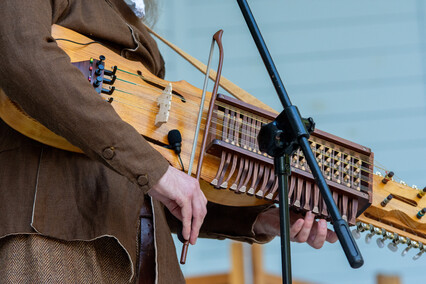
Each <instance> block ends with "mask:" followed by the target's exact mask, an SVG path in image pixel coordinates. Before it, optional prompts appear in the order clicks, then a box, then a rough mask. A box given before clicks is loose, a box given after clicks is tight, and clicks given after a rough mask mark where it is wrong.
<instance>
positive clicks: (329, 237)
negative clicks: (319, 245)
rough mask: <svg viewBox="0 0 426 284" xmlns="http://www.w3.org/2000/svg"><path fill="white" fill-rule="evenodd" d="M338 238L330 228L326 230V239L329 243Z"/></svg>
mask: <svg viewBox="0 0 426 284" xmlns="http://www.w3.org/2000/svg"><path fill="white" fill-rule="evenodd" d="M338 239H339V238H338V237H337V235H336V233H335V232H333V231H332V230H327V237H326V241H327V242H329V243H332V244H333V243H335V242H336V241H337V240H338Z"/></svg>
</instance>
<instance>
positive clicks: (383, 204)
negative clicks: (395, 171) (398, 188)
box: [380, 194, 393, 207]
mask: <svg viewBox="0 0 426 284" xmlns="http://www.w3.org/2000/svg"><path fill="white" fill-rule="evenodd" d="M392 198H393V196H392V194H389V195H388V196H387V197H386V198H385V199H384V200H383V201H382V202H381V203H380V205H382V207H385V206H386V204H388V203H389V201H391V199H392Z"/></svg>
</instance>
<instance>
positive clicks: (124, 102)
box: [0, 25, 426, 252]
mask: <svg viewBox="0 0 426 284" xmlns="http://www.w3.org/2000/svg"><path fill="white" fill-rule="evenodd" d="M52 35H53V36H54V37H55V38H66V39H68V40H72V41H75V42H80V43H88V42H91V40H90V39H89V38H87V37H85V36H83V35H81V34H78V33H76V32H73V31H71V30H68V29H65V28H63V27H60V26H55V25H54V26H52ZM58 45H59V46H60V47H61V48H62V49H63V50H64V51H65V52H66V53H67V54H68V56H69V57H70V59H71V62H80V61H86V60H89V59H90V58H92V57H93V58H98V57H99V56H100V55H104V56H105V57H106V59H105V67H106V68H107V69H109V68H110V67H112V66H118V68H119V69H121V70H119V71H117V78H118V79H117V81H116V82H115V84H114V86H115V87H116V91H115V92H114V93H113V95H112V97H113V98H114V100H113V101H112V106H113V107H114V109H115V111H116V112H117V113H118V114H119V116H120V117H121V118H122V119H123V120H124V121H126V122H128V123H129V124H131V125H132V126H133V127H134V128H135V129H136V130H137V131H138V132H139V133H141V134H142V135H144V136H145V137H146V138H148V141H150V142H151V143H152V145H153V147H155V148H156V149H157V150H158V151H159V152H161V154H162V155H163V156H164V157H165V158H166V159H167V160H168V161H169V162H170V163H171V164H172V165H173V166H174V167H176V168H180V164H179V162H178V159H177V157H176V155H175V153H174V152H173V151H172V150H169V149H166V148H164V147H162V145H163V146H164V145H165V144H168V141H167V134H168V132H169V131H170V130H172V129H179V131H180V132H181V135H182V154H181V155H182V160H183V163H184V166H185V168H188V163H189V157H190V154H191V148H192V144H193V143H194V142H193V141H194V133H195V126H196V123H197V121H196V120H197V119H196V118H197V115H198V109H199V104H200V98H201V93H202V91H201V90H200V89H198V88H196V87H194V86H192V85H190V84H189V83H187V82H185V81H179V82H173V83H172V85H173V90H174V91H176V92H177V93H179V94H180V95H181V96H183V97H184V98H185V101H186V102H183V101H182V99H181V98H180V97H178V96H174V95H173V96H172V99H171V108H170V113H169V120H168V122H167V123H164V124H162V125H161V126H155V118H156V115H157V113H158V111H159V108H158V103H157V98H158V97H159V96H160V94H161V92H162V88H165V87H166V86H167V85H168V84H169V82H167V81H165V80H161V79H159V78H157V77H156V76H154V75H153V74H151V73H150V72H149V71H148V70H147V69H146V68H145V67H144V66H143V65H142V64H141V63H139V62H136V61H131V60H127V59H125V58H123V57H121V56H119V55H118V54H116V53H115V52H113V51H111V50H109V49H108V48H106V47H104V46H102V45H100V44H98V43H93V44H89V45H78V44H75V43H72V42H69V41H58ZM123 70H125V72H123ZM138 73H139V74H142V77H143V78H142V77H141V76H139V75H138ZM147 81H153V82H155V83H156V84H157V85H159V86H161V88H158V87H154V86H152V85H150V84H148V83H147ZM129 82H133V83H135V84H132V83H129ZM120 90H125V92H122V91H120ZM95 95H96V94H95ZM100 96H103V97H104V98H105V99H106V98H109V97H110V96H109V95H104V94H102V95H100ZM209 100H210V94H208V95H207V98H206V103H205V105H206V106H207V105H208V104H209ZM218 100H219V101H220V100H222V103H223V102H225V103H227V104H230V105H232V107H233V108H234V110H233V112H234V114H235V117H238V119H240V120H241V119H245V118H242V117H244V115H242V114H241V113H243V112H248V113H250V116H259V117H260V116H261V117H263V118H262V119H265V123H267V121H270V120H273V119H274V117H275V115H276V114H275V113H272V112H268V111H264V110H262V109H260V108H258V107H255V106H252V105H248V104H247V103H242V102H238V103H237V102H236V100H235V99H223V96H219V99H218ZM105 103H108V102H105ZM220 108H221V107H220V106H216V109H215V111H216V114H215V118H214V119H215V121H214V122H213V124H212V125H213V126H212V127H213V128H215V129H213V130H208V131H210V133H209V134H208V135H209V137H208V143H210V144H209V146H208V149H207V154H206V155H205V157H204V163H203V168H202V171H201V180H200V184H201V188H202V189H203V191H204V193H205V195H206V197H207V198H208V200H210V201H213V202H216V203H220V204H225V205H233V206H254V205H259V204H265V203H273V202H276V201H277V196H276V193H275V192H274V194H272V195H271V194H269V197H268V198H267V193H268V192H264V193H262V196H260V194H259V191H257V192H252V194H250V195H249V194H246V192H239V191H238V190H237V191H235V190H234V191H232V190H227V189H226V188H221V186H220V184H218V185H216V186H215V185H212V184H211V183H210V182H211V181H212V180H213V179H214V178H215V177H216V176H217V175H218V174H221V175H222V179H223V178H224V176H225V175H226V174H228V175H229V172H230V170H229V169H228V170H223V169H222V172H221V173H220V169H219V172H218V168H220V166H219V165H220V164H221V162H222V160H223V159H222V158H223V157H222V158H221V155H224V156H226V155H228V154H229V153H231V154H232V155H233V156H234V157H235V156H237V157H238V158H239V159H240V160H239V163H240V164H242V162H241V157H246V158H247V157H250V159H253V161H255V162H253V163H259V164H263V167H264V169H266V168H267V167H271V161H272V159H271V158H270V157H267V156H266V155H265V154H263V153H257V150H255V149H253V150H250V151H252V153H248V150H247V148H244V147H243V145H239V144H241V141H242V140H241V139H240V138H241V135H242V134H238V135H237V136H239V139H240V140H238V139H237V140H236V141H231V140H232V139H231V140H229V136H228V138H223V137H220V136H221V135H222V134H223V133H224V129H225V128H226V127H227V126H226V127H225V126H224V125H225V124H224V121H225V120H226V119H225V115H224V114H223V113H222V114H219V113H220ZM235 108H238V109H240V110H238V111H237V110H236V109H235ZM207 111H208V110H207V107H204V110H203V116H204V117H205V115H206V113H207ZM239 111H241V112H239ZM220 115H221V117H219V116H220ZM0 116H1V118H2V119H3V120H4V121H5V122H6V123H8V124H9V125H10V126H11V127H13V128H14V129H16V130H17V131H19V132H21V133H23V134H24V135H26V136H28V137H30V138H33V139H35V140H37V141H39V142H41V143H44V144H47V145H51V146H54V147H57V148H60V149H64V150H68V151H74V152H81V150H80V149H78V148H77V147H75V146H73V145H71V144H70V143H69V142H68V141H66V140H65V139H64V138H62V137H60V136H58V135H56V134H54V133H53V132H51V131H50V130H48V129H47V128H46V127H44V126H43V125H41V124H40V123H38V122H37V121H36V120H34V119H33V118H31V117H29V116H28V115H27V114H26V113H25V112H23V111H22V110H21V108H20V107H19V106H18V105H17V104H15V103H14V102H12V101H11V100H10V99H9V98H8V97H7V96H6V94H5V93H4V92H3V90H1V89H0ZM238 119H237V120H238ZM253 121H254V120H253ZM219 122H220V123H219ZM237 124H238V123H236V122H235V123H234V125H237ZM246 124H247V123H246ZM202 125H205V119H204V120H203V122H202ZM241 125H243V124H241V123H240V124H239V127H242V126H241ZM234 127H235V126H234ZM203 131H205V129H203V127H202V129H201V131H200V134H199V137H198V139H197V142H196V143H197V152H196V153H195V161H197V160H198V156H199V154H200V153H199V150H198V149H200V145H201V141H202V136H203V135H204V133H203ZM244 131H246V132H245V134H244V135H246V136H247V131H248V130H247V128H246V129H245V130H244ZM218 133H219V134H220V133H222V134H220V135H218ZM250 135H251V136H252V138H253V137H255V136H256V132H255V131H254V132H253V131H252V132H251V134H250ZM222 138H223V140H221V139H222ZM215 141H216V142H215ZM217 141H219V142H217ZM222 142H223V143H222ZM310 142H311V147H312V149H313V151H314V153H315V155H316V157H317V160H318V161H319V162H320V166H321V168H322V170H323V172H324V173H325V174H328V184H329V186H330V188H331V190H332V191H333V197H334V198H335V201H336V203H338V205H339V209H340V210H341V211H342V212H345V211H346V212H349V211H350V210H352V211H354V210H355V211H354V212H352V213H349V214H350V215H348V216H349V219H351V220H348V221H349V222H350V223H351V224H354V222H355V221H354V220H355V217H356V216H358V215H359V214H361V213H362V212H363V211H364V210H365V209H366V208H367V207H368V206H369V205H370V204H371V206H370V207H368V209H367V210H366V211H365V212H364V213H363V214H362V215H361V216H359V217H357V219H356V221H358V223H357V227H358V228H360V226H359V224H360V223H363V224H368V228H369V230H370V231H373V229H372V228H379V230H375V231H374V232H376V234H378V235H380V234H383V232H385V231H386V232H393V233H394V235H395V234H398V235H399V236H403V237H406V238H409V239H410V240H413V241H416V242H418V244H421V245H417V247H420V249H421V252H423V251H424V246H423V243H426V219H419V218H417V217H416V215H417V213H418V211H419V210H421V209H422V208H425V207H426V199H421V198H419V197H418V196H417V193H418V192H419V191H418V190H415V189H412V188H410V187H407V186H405V185H402V184H399V183H396V182H393V181H389V182H388V183H387V184H383V183H382V182H381V179H382V177H380V176H376V175H373V174H372V172H373V153H371V151H370V149H368V148H366V147H363V146H361V145H358V144H355V143H352V142H350V141H347V140H344V139H341V138H339V137H336V136H334V135H331V134H328V133H325V132H323V131H320V130H316V131H315V132H314V133H313V134H312V136H311V139H310ZM219 144H222V146H223V145H225V144H226V145H227V146H226V147H222V146H220V147H219V146H218V145H219ZM240 146H241V147H240ZM238 147H240V148H244V149H245V150H244V151H243V150H240V149H238ZM223 149H225V151H224V150H223ZM327 149H328V150H327ZM327 151H331V152H329V153H328V152H327ZM338 152H341V153H342V154H338ZM221 153H225V154H221ZM330 153H332V154H330ZM336 153H337V154H336ZM231 154H229V155H231ZM339 155H341V156H339ZM344 157H352V158H351V160H347V162H345V159H344ZM246 158H245V159H246ZM329 158H332V159H334V161H336V159H337V160H339V161H341V162H342V165H341V166H339V168H338V169H337V168H336V167H334V168H331V167H330V161H329V160H328V159H329ZM247 161H248V160H246V161H245V162H244V164H245V165H247V164H248V162H247ZM251 162H252V161H250V163H251ZM333 163H334V165H336V162H332V163H331V164H333ZM345 163H346V164H350V165H351V166H350V170H351V171H356V170H357V165H355V164H357V163H359V169H361V171H364V173H363V174H362V175H360V178H361V180H362V182H360V183H359V185H357V184H356V183H354V182H353V180H354V179H353V177H352V179H351V181H350V183H348V185H349V186H345V182H344V180H343V179H342V177H343V178H344V176H345V174H347V173H348V172H347V171H345V168H344V165H345ZM259 167H260V166H259ZM328 168H331V170H329V172H328V173H327V169H328ZM195 171H196V167H194V168H193V173H192V174H195ZM292 172H293V174H292V177H291V181H290V194H289V202H290V204H291V206H292V207H293V208H296V209H297V210H301V211H307V210H313V211H315V210H317V212H316V214H317V216H319V217H322V218H327V217H328V216H327V210H326V208H325V207H324V205H322V206H319V207H318V208H315V206H314V205H313V204H314V203H315V202H318V200H317V201H315V202H314V201H312V200H315V198H318V196H317V195H318V191H317V188H315V185H314V181H313V178H312V175H311V174H310V173H309V169H306V167H305V163H303V157H302V156H301V154H300V153H296V154H295V155H294V156H293V157H292ZM337 172H338V173H339V174H338V175H337V174H336V173H337ZM270 175H271V176H273V173H271V172H270ZM229 178H230V179H229V180H230V181H232V180H233V179H234V180H236V179H238V177H237V171H235V172H234V174H232V175H231V176H229ZM246 179H247V178H246ZM253 179H254V178H253ZM241 180H242V179H241ZM247 180H249V179H247ZM266 181H267V180H266ZM266 181H264V184H266ZM269 186H270V189H271V188H272V187H271V185H269ZM270 189H269V191H270ZM236 193H239V194H236ZM269 193H271V192H269ZM389 194H393V195H394V196H396V197H397V198H394V199H393V200H391V202H389V204H388V205H387V206H385V207H383V206H381V205H380V203H381V202H382V201H383V199H385V197H386V196H388V195H389ZM254 196H257V197H258V198H256V197H254ZM309 198H310V199H309ZM425 198H426V197H425ZM308 200H311V201H309V202H308ZM355 201H356V203H357V207H354V202H355ZM348 206H349V207H348ZM363 230H364V229H362V230H361V231H363ZM406 243H407V244H410V242H406Z"/></svg>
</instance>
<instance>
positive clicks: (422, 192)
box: [417, 186, 426, 198]
mask: <svg viewBox="0 0 426 284" xmlns="http://www.w3.org/2000/svg"><path fill="white" fill-rule="evenodd" d="M425 194H426V186H425V187H424V188H423V189H422V190H420V191H419V193H417V197H418V198H422V197H423V196H424V195H425Z"/></svg>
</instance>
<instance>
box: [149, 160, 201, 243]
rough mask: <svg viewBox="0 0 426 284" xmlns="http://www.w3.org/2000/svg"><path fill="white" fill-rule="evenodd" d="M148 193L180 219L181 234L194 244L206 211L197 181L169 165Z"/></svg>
mask: <svg viewBox="0 0 426 284" xmlns="http://www.w3.org/2000/svg"><path fill="white" fill-rule="evenodd" d="M148 194H149V195H150V196H151V197H152V198H154V199H157V200H158V201H160V202H161V203H163V204H164V205H165V206H166V207H167V208H168V209H169V211H170V212H171V213H172V214H173V215H174V216H175V217H176V218H178V219H179V220H181V221H182V227H183V228H182V236H183V237H184V239H185V240H189V242H190V243H191V244H192V245H194V244H195V242H196V241H197V237H198V234H199V232H200V227H201V225H202V224H203V221H204V217H205V216H206V213H207V208H206V205H207V199H206V197H205V196H204V193H203V192H202V191H201V189H200V184H199V182H198V181H197V180H196V179H195V178H193V177H191V176H189V175H187V174H185V173H184V172H182V171H179V170H177V169H175V168H173V167H171V166H169V168H168V169H167V171H166V173H165V174H164V175H163V176H162V177H161V178H160V180H159V181H158V183H157V184H156V185H154V186H153V187H152V188H151V189H150V190H149V191H148Z"/></svg>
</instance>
